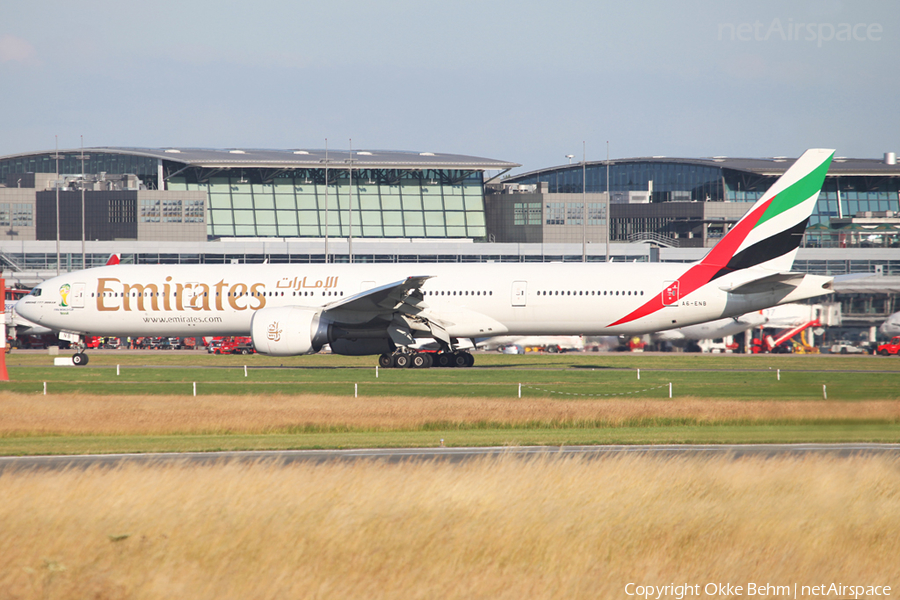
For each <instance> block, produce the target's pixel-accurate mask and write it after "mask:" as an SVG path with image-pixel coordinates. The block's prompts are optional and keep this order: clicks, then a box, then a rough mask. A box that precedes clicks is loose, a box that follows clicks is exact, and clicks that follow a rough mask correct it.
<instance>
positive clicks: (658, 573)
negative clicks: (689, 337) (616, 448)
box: [0, 457, 900, 600]
mask: <svg viewBox="0 0 900 600" xmlns="http://www.w3.org/2000/svg"><path fill="white" fill-rule="evenodd" d="M2 480H3V485H2V486H0V597H4V598H144V599H156V598H173V597H180V598H192V599H198V600H202V599H205V598H215V599H217V600H227V599H231V598H234V599H238V598H239V599H242V600H243V599H246V598H373V599H381V598H391V599H393V598H397V599H400V598H403V599H406V598H448V599H453V598H492V599H496V598H499V599H503V598H515V599H519V598H575V599H578V598H625V597H628V596H626V594H625V586H626V584H628V583H637V584H639V585H659V586H662V585H670V584H673V583H674V584H676V585H680V584H688V585H698V584H699V585H700V586H701V590H703V586H705V584H707V583H709V582H721V583H731V584H733V585H741V586H744V587H743V589H744V594H746V590H747V588H746V586H747V584H748V582H754V583H757V584H759V583H763V584H765V583H767V582H768V583H771V584H776V585H787V586H793V584H795V583H797V584H799V585H820V584H822V583H825V584H826V585H827V584H829V583H831V582H843V583H844V584H863V585H890V586H893V589H894V590H896V586H897V584H898V578H900V562H898V561H897V556H898V555H900V537H898V536H897V535H896V532H897V531H898V529H900V493H898V490H900V465H898V463H897V461H896V460H891V459H883V458H871V457H870V458H863V457H856V458H849V459H833V458H812V457H808V458H805V459H797V458H779V459H768V460H763V459H741V460H729V459H716V460H701V459H680V458H675V459H668V460H661V459H655V458H650V457H620V458H615V459H612V458H611V459H604V460H596V461H584V460H579V459H577V458H574V459H537V460H522V459H515V458H501V459H491V460H483V461H475V462H471V463H467V464H466V465H463V466H460V465H450V464H446V463H439V462H436V463H431V462H425V463H422V462H419V463H405V464H395V465H390V464H386V463H380V462H356V463H352V464H330V465H290V466H273V465H271V464H268V465H264V464H237V463H233V464H221V463H220V464H218V465H214V466H206V467H188V466H167V467H161V466H156V467H154V466H145V467H140V466H135V465H128V466H123V467H119V468H114V469H89V470H68V471H51V472H19V473H4V475H3V476H2ZM633 591H634V590H632V592H633ZM744 594H741V595H742V596H743V595H744ZM703 595H704V597H711V598H715V597H724V596H720V595H717V594H703ZM666 597H670V598H674V597H676V596H675V595H674V593H670V594H668V595H667V596H666ZM842 597H846V596H842ZM851 597H852V596H851Z"/></svg>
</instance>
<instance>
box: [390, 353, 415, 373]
mask: <svg viewBox="0 0 900 600" xmlns="http://www.w3.org/2000/svg"><path fill="white" fill-rule="evenodd" d="M410 362H411V361H410V359H409V355H407V354H398V355H396V356H395V357H394V366H395V367H397V368H398V369H405V368H407V367H408V366H409V364H410Z"/></svg>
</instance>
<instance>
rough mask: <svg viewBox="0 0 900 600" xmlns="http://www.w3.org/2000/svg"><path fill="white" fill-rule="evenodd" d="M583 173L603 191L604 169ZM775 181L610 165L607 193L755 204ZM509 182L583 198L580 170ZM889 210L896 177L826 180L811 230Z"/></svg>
mask: <svg viewBox="0 0 900 600" xmlns="http://www.w3.org/2000/svg"><path fill="white" fill-rule="evenodd" d="M584 173H585V177H584V183H585V191H586V192H587V193H593V192H605V191H606V189H607V188H606V165H605V164H604V163H597V164H591V165H587V167H586V168H584ZM776 179H777V177H776V176H765V175H757V174H755V173H751V172H749V171H739V170H736V169H729V168H724V167H710V166H703V165H695V164H690V163H688V162H684V163H678V162H674V161H668V162H659V161H653V160H647V161H629V162H619V163H615V162H613V163H611V164H610V167H609V190H610V191H611V192H638V191H647V190H650V189H651V187H652V193H651V195H650V201H651V202H652V203H657V202H722V201H727V202H756V201H757V200H758V199H759V198H760V196H762V195H763V193H765V191H766V190H767V189H768V188H769V187H770V186H771V185H772V184H773V183H774V182H775V180H776ZM507 181H508V182H516V183H520V184H536V183H539V182H547V183H548V184H549V188H548V192H549V193H551V194H553V193H568V194H576V193H581V192H582V185H583V184H582V166H581V165H572V166H571V167H567V168H560V169H552V170H548V171H545V172H543V173H540V172H539V173H531V174H527V175H523V176H520V177H513V178H510V179H508V180H507ZM651 182H652V184H651ZM838 198H840V202H838ZM549 208H550V206H549V205H548V209H549ZM889 210H890V211H894V212H900V177H890V176H888V177H875V176H862V175H860V176H847V177H841V176H836V175H829V176H828V177H827V179H826V180H825V184H824V185H823V186H822V193H821V194H819V201H818V203H817V205H816V208H815V210H814V211H813V214H812V216H811V217H810V221H809V225H810V226H813V225H817V224H819V223H823V224H825V225H828V223H829V222H830V219H831V218H833V217H852V216H855V215H856V214H857V213H860V212H866V211H872V212H884V211H889ZM589 218H591V217H589ZM547 224H548V225H551V224H560V225H561V224H562V222H561V219H554V220H553V223H551V220H550V218H549V217H548V220H547ZM614 239H615V238H614Z"/></svg>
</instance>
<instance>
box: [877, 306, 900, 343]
mask: <svg viewBox="0 0 900 600" xmlns="http://www.w3.org/2000/svg"><path fill="white" fill-rule="evenodd" d="M878 331H880V332H881V334H882V335H883V336H885V337H887V338H890V337H893V336H895V335H900V312H895V313H894V314H892V315H889V316H888V318H887V319H885V321H884V323H882V324H881V326H880V327H879V328H878Z"/></svg>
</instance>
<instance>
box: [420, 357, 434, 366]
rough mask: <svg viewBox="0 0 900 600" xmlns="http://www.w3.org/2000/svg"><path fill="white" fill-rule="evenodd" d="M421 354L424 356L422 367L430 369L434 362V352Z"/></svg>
mask: <svg viewBox="0 0 900 600" xmlns="http://www.w3.org/2000/svg"><path fill="white" fill-rule="evenodd" d="M422 356H424V357H425V366H424V367H423V368H425V369H430V368H431V366H432V365H433V364H434V354H423V355H422Z"/></svg>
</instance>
